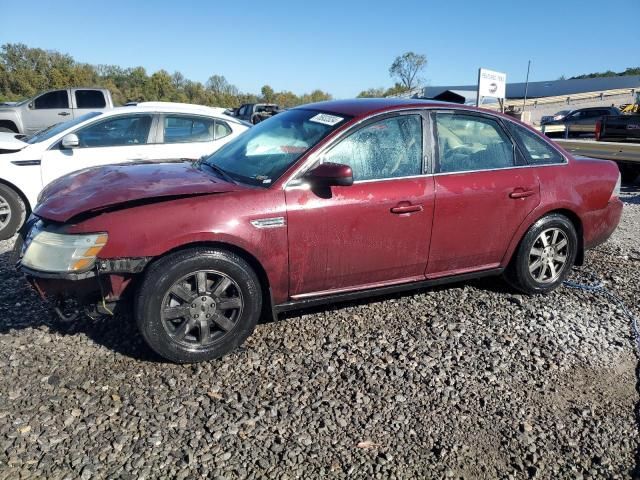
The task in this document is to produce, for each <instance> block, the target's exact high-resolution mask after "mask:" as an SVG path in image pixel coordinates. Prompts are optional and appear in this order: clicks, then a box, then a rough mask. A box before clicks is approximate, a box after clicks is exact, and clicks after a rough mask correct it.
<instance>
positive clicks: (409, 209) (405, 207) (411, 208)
mask: <svg viewBox="0 0 640 480" xmlns="http://www.w3.org/2000/svg"><path fill="white" fill-rule="evenodd" d="M421 211H422V205H412V204H410V203H409V204H399V205H398V206H396V207H393V208H392V209H391V213H396V214H398V215H401V214H403V213H413V212H421Z"/></svg>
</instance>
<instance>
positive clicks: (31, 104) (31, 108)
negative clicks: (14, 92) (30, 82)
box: [27, 102, 33, 110]
mask: <svg viewBox="0 0 640 480" xmlns="http://www.w3.org/2000/svg"><path fill="white" fill-rule="evenodd" d="M27 107H29V110H33V102H29V105H27Z"/></svg>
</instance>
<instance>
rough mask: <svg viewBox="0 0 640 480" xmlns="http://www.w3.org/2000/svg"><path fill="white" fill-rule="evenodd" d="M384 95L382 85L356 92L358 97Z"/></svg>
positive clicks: (379, 96) (380, 96) (378, 96)
mask: <svg viewBox="0 0 640 480" xmlns="http://www.w3.org/2000/svg"><path fill="white" fill-rule="evenodd" d="M384 96H385V89H384V87H378V88H369V89H367V90H363V91H361V92H360V93H359V94H358V98H382V97H384Z"/></svg>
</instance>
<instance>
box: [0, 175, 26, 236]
mask: <svg viewBox="0 0 640 480" xmlns="http://www.w3.org/2000/svg"><path fill="white" fill-rule="evenodd" d="M25 216H26V208H25V204H24V202H23V201H22V199H21V198H20V195H18V194H17V193H16V192H15V191H14V190H13V189H12V188H10V187H8V186H6V185H3V184H1V183H0V240H8V239H9V238H11V237H13V236H14V235H15V233H16V232H17V231H18V229H19V228H20V226H22V224H23V223H24V220H25Z"/></svg>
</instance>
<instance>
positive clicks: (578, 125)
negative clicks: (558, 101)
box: [542, 107, 621, 137]
mask: <svg viewBox="0 0 640 480" xmlns="http://www.w3.org/2000/svg"><path fill="white" fill-rule="evenodd" d="M557 115H558V116H559V115H560V112H558V114H557ZM606 115H621V113H620V110H618V109H617V108H615V107H591V108H579V109H576V110H571V111H570V112H569V113H567V114H566V115H565V116H564V117H562V118H560V119H558V120H549V121H547V122H543V123H542V125H543V128H545V129H548V127H549V126H552V125H562V126H564V127H565V129H566V130H567V131H566V132H562V133H559V135H560V136H562V135H564V136H566V137H576V136H583V135H589V136H593V135H595V131H596V122H597V121H598V120H600V119H601V118H602V117H604V116H606ZM548 130H550V129H548ZM551 133H557V132H549V133H548V134H551Z"/></svg>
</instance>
